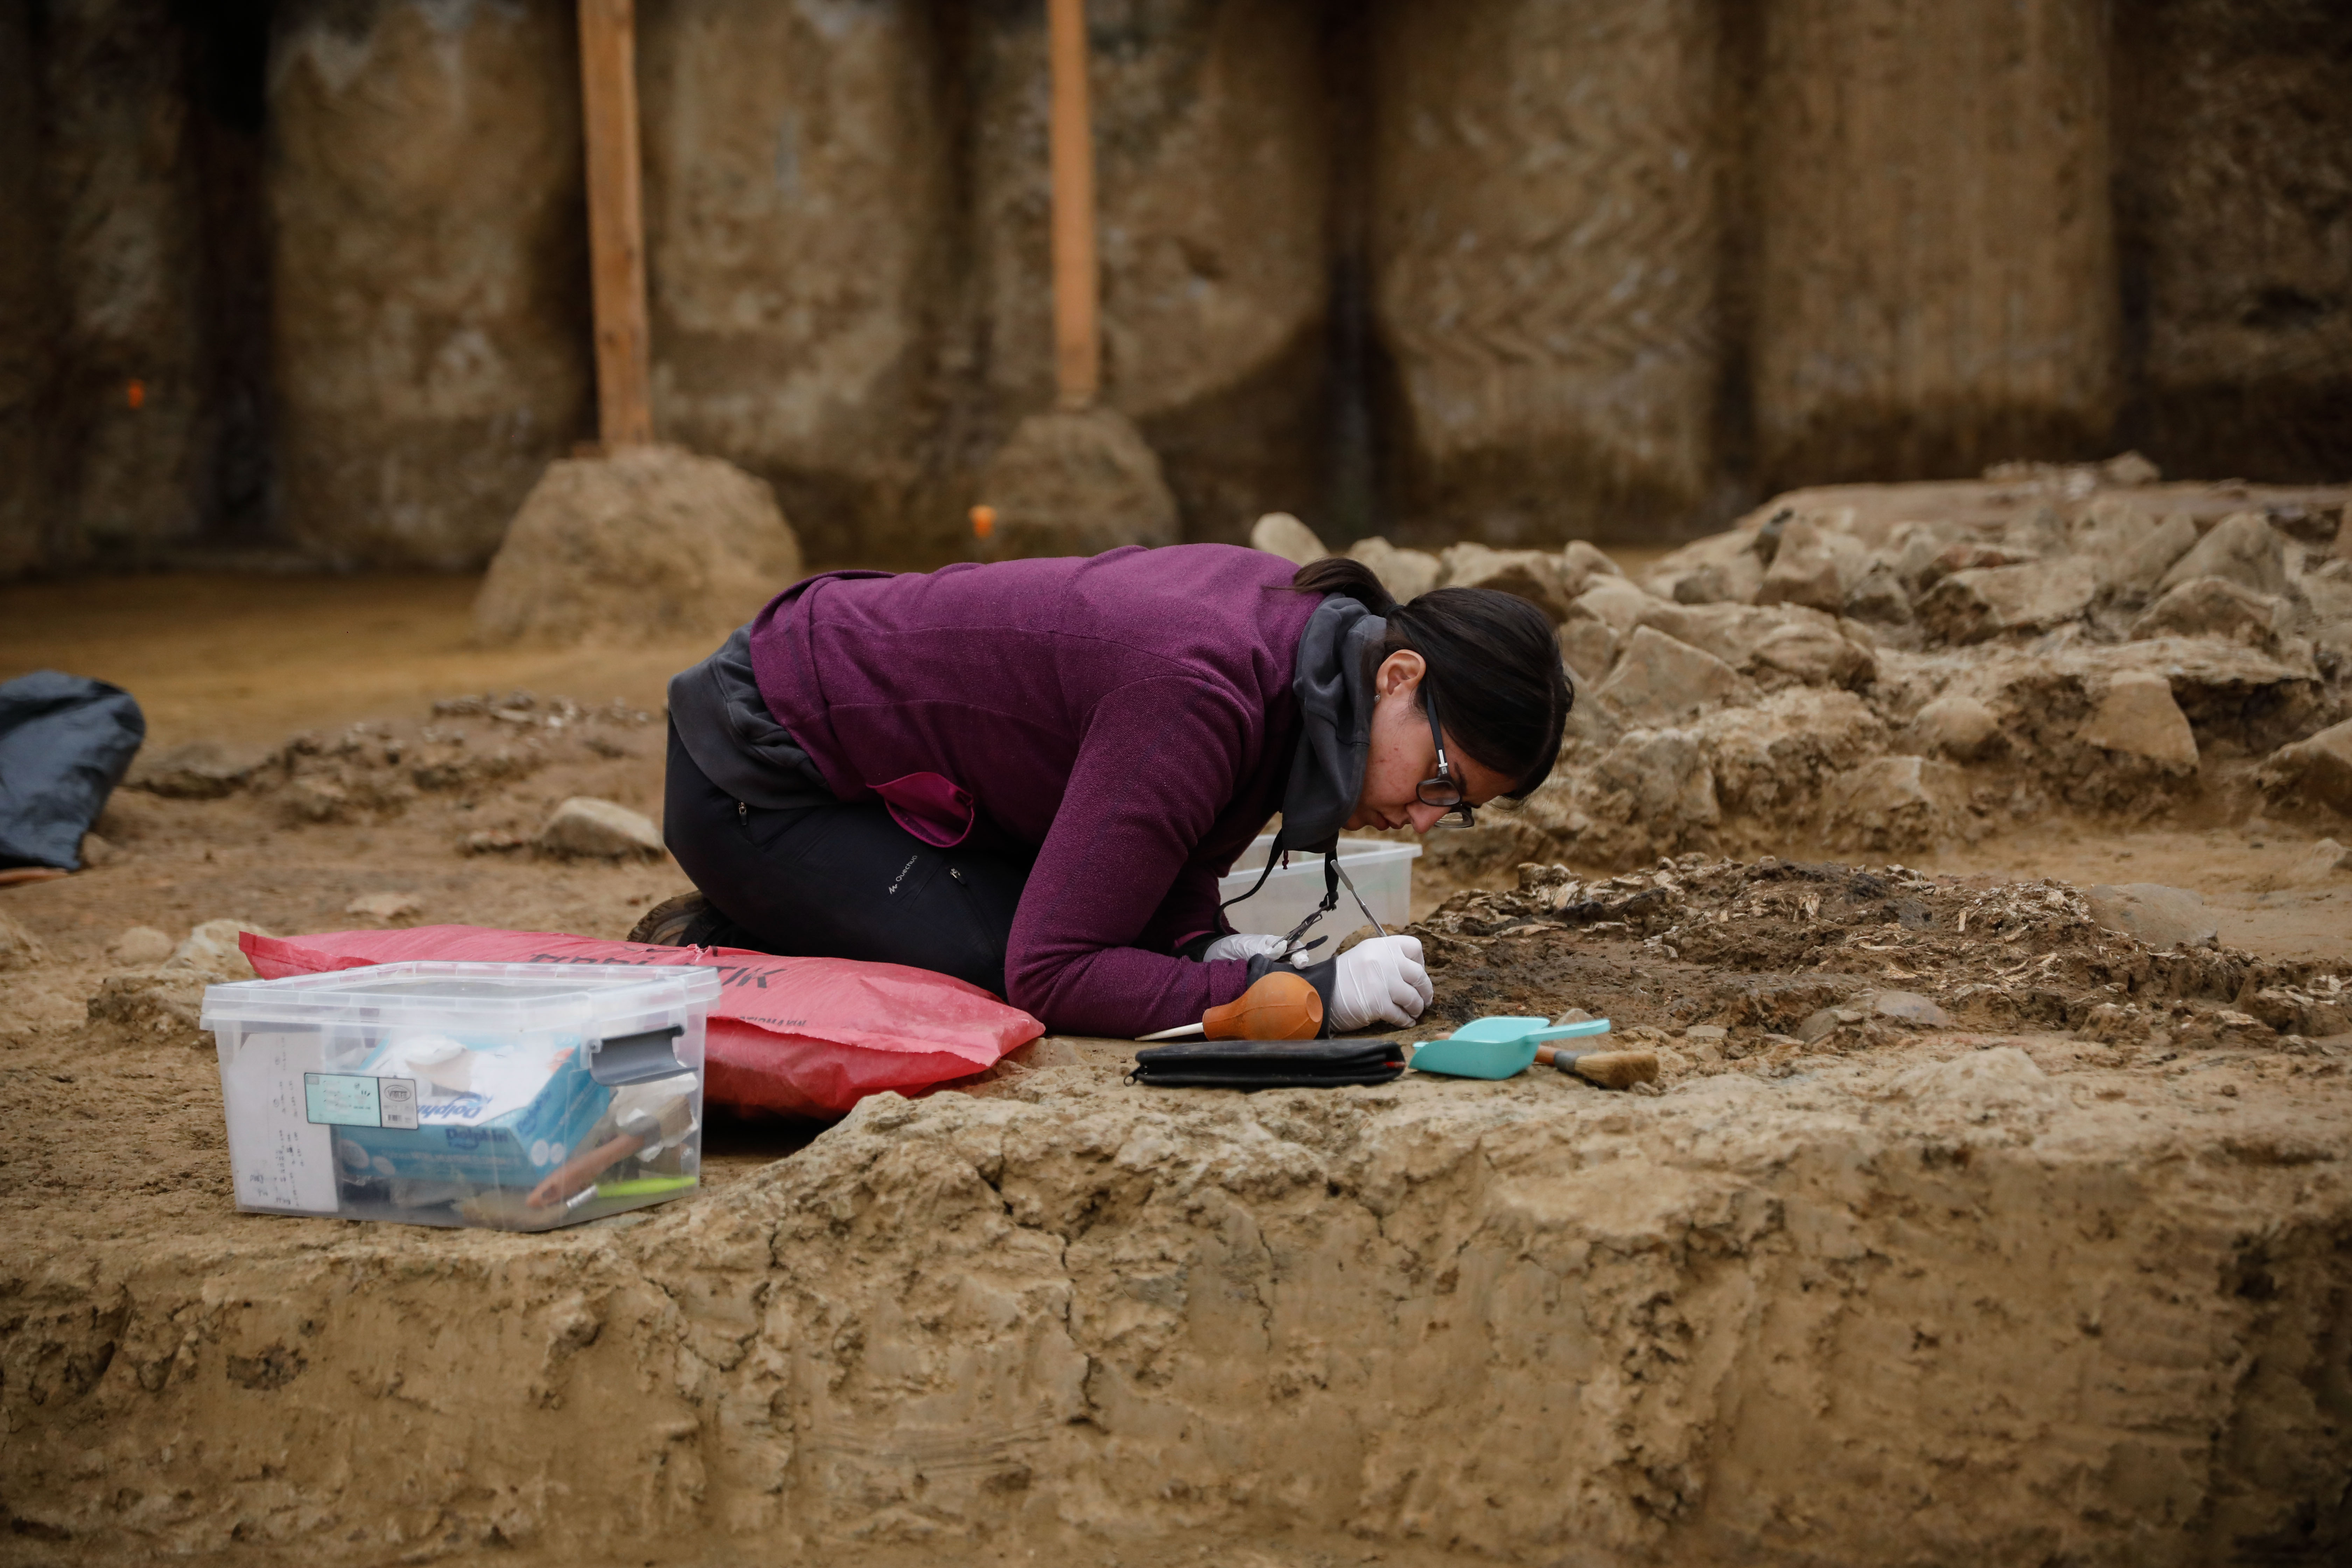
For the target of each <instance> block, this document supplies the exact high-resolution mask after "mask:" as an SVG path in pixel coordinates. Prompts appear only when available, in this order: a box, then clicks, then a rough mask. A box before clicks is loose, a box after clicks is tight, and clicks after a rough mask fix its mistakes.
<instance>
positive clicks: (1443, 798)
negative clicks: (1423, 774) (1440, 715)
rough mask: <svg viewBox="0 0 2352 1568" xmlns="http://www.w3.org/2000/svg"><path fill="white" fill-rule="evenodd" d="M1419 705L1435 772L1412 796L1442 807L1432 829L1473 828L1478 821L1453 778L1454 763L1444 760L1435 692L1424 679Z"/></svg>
mask: <svg viewBox="0 0 2352 1568" xmlns="http://www.w3.org/2000/svg"><path fill="white" fill-rule="evenodd" d="M1421 705H1422V707H1423V709H1424V710H1426V711H1427V712H1428V714H1429V743H1430V744H1431V745H1433V746H1434V747H1436V748H1437V773H1436V775H1435V776H1434V777H1432V778H1425V779H1423V780H1422V781H1421V784H1420V786H1419V787H1418V788H1416V789H1415V790H1414V791H1413V794H1414V795H1416V796H1418V797H1419V798H1420V801H1421V804H1422V805H1442V806H1444V807H1445V808H1446V812H1445V815H1444V816H1441V817H1439V818H1438V819H1437V822H1436V823H1435V824H1434V825H1433V826H1444V827H1475V826H1477V818H1476V816H1475V813H1474V812H1473V810H1472V808H1471V805H1470V803H1469V802H1468V801H1467V800H1465V799H1464V798H1463V795H1462V785H1461V783H1460V781H1458V780H1456V779H1455V778H1454V767H1453V764H1452V763H1448V762H1447V761H1446V760H1445V736H1444V731H1441V730H1439V729H1438V727H1437V693H1436V692H1435V691H1434V690H1433V689H1431V682H1430V681H1429V679H1428V678H1427V677H1426V676H1424V677H1423V679H1422V682H1421Z"/></svg>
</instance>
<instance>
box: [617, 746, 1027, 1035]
mask: <svg viewBox="0 0 2352 1568" xmlns="http://www.w3.org/2000/svg"><path fill="white" fill-rule="evenodd" d="M662 835H663V837H664V838H665V839H666V840H667V842H668V845H669V852H670V853H671V854H672V855H674V856H676V857H677V863H678V865H679V866H681V867H683V868H685V870H686V874H687V875H688V877H690V878H692V879H694V885H695V886H696V887H697V888H699V889H701V890H702V895H703V897H705V898H707V899H709V900H710V903H711V906H712V907H713V908H714V909H716V910H719V913H721V914H723V915H725V916H726V917H727V919H728V921H730V922H732V923H733V925H735V926H736V927H739V928H740V930H738V931H728V930H724V929H722V930H720V931H718V932H716V933H714V934H713V935H712V936H711V937H710V938H709V942H707V943H706V945H709V946H719V947H745V948H750V949H752V950H753V951H755V952H772V953H778V954H782V955H785V956H789V957H796V958H857V959H866V960H871V961H873V962H877V963H904V964H908V965H911V966H912V967H914V968H917V969H929V970H935V971H937V972H938V973H941V974H952V975H954V976H955V977H956V978H957V979H959V980H965V981H970V982H971V984H974V985H978V986H981V987H982V988H983V989H986V990H989V991H992V992H994V993H995V994H997V995H999V996H1002V995H1003V994H1004V949H1005V942H1006V939H1007V937H1008V936H1009V935H1010V934H1011V932H1012V930H1013V910H1014V909H1015V908H1016V907H1017V906H1018V905H1019V904H1020V902H1021V889H1022V885H1023V884H1024V882H1026V881H1027V880H1028V878H1029V867H1030V864H1031V862H1030V861H1029V860H1027V859H1016V858H1010V857H1006V856H1002V855H993V854H977V853H973V852H971V851H970V850H966V849H961V848H957V849H940V848H938V847H934V846H932V845H929V844H926V843H924V842H923V841H922V840H921V839H919V838H918V837H915V836H914V835H913V834H911V833H909V832H908V831H907V830H906V829H905V828H903V827H901V826H898V822H897V820H896V819H895V818H893V817H892V816H891V815H890V813H889V810H888V808H887V807H886V806H884V805H882V803H881V802H879V801H866V802H861V803H858V804H856V805H841V804H836V805H814V806H807V807H803V808H801V809H798V810H791V811H777V810H771V809H768V808H766V807H762V806H757V805H744V804H743V803H741V802H740V801H737V800H735V799H733V798H732V797H730V795H728V794H727V792H726V791H724V790H722V789H720V788H719V786H718V785H717V784H712V783H711V782H710V780H709V778H708V777H707V776H705V775H704V773H703V772H702V770H701V769H700V768H698V767H697V766H696V765H695V762H694V758H693V757H692V756H690V755H689V754H688V752H687V750H686V747H685V745H684V743H683V742H680V741H679V740H678V738H677V731H676V730H674V729H673V730H672V731H670V737H669V776H668V782H667V788H666V792H665V797H664V800H663V803H662Z"/></svg>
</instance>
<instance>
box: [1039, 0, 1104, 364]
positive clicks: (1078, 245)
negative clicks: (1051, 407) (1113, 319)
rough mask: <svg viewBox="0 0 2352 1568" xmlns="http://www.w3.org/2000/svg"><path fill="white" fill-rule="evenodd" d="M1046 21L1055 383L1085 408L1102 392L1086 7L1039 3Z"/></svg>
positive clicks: (1063, 1) (1077, 0)
mask: <svg viewBox="0 0 2352 1568" xmlns="http://www.w3.org/2000/svg"><path fill="white" fill-rule="evenodd" d="M1046 16H1047V18H1048V22H1049V26H1048V28H1047V34H1048V39H1047V54H1048V56H1049V58H1050V59H1051V61H1052V70H1053V81H1054V117H1053V126H1052V140H1053V167H1054V380H1055V386H1056V388H1057V390H1058V391H1059V392H1060V394H1061V405H1062V406H1063V407H1065V408H1084V407H1086V406H1087V405H1089V404H1091V403H1092V402H1094V400H1095V394H1096V393H1097V391H1099V390H1100V389H1101V385H1102V323H1101V321H1100V318H1099V315H1098V310H1097V293H1098V290H1099V289H1100V287H1101V283H1100V279H1099V278H1098V276H1097V267H1096V262H1095V144H1094V131H1093V126H1092V123H1091V121H1090V119H1089V116H1088V114H1087V7H1086V0H1046Z"/></svg>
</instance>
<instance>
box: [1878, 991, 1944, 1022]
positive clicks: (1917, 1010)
mask: <svg viewBox="0 0 2352 1568" xmlns="http://www.w3.org/2000/svg"><path fill="white" fill-rule="evenodd" d="M1870 1011H1871V1013H1872V1015H1873V1016H1876V1017H1880V1018H1886V1019H1891V1020H1893V1021H1894V1022H1895V1023H1898V1024H1909V1025H1913V1026H1916V1027H1918V1028H1922V1029H1948V1028H1950V1027H1951V1026H1952V1016H1951V1015H1950V1014H1948V1013H1947V1012H1945V1011H1944V1010H1943V1009H1942V1008H1941V1007H1938V1006H1937V1005H1936V1004H1935V1002H1934V1000H1933V999H1932V998H1929V997H1926V996H1922V995H1920V994H1918V993H1917V992H1916V991H1881V992H1879V993H1878V994H1875V995H1874V996H1873V997H1871V999H1870Z"/></svg>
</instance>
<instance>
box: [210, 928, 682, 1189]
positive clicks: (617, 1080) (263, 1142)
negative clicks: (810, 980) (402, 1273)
mask: <svg viewBox="0 0 2352 1568" xmlns="http://www.w3.org/2000/svg"><path fill="white" fill-rule="evenodd" d="M718 995H719V974H718V973H717V972H716V971H715V970H709V969H702V968H696V967H691V966H687V965H679V966H677V967H675V968H673V967H668V966H660V967H642V968H641V967H635V966H629V965H622V964H545V963H383V964H377V965H375V966H373V967H372V968H366V969H347V970H341V971H338V972H336V973H330V974H306V975H300V976H298V977H296V978H293V979H289V980H248V981H246V982H243V983H242V984H234V985H214V986H210V987H207V988H206V990H205V1009H204V1026H205V1028H207V1029H210V1030H211V1031H212V1032H213V1037H214V1040H215V1043H216V1044H217V1046H218V1047H219V1050H220V1070H221V1099H222V1100H223V1102H224V1103H225V1105H226V1110H227V1112H228V1152H229V1159H230V1161H231V1163H233V1164H234V1166H235V1170H236V1206H237V1207H239V1208H241V1209H250V1210H253V1211H255V1212H257V1213H264V1214H298V1215H343V1216H344V1217H346V1218H351V1219H391V1220H403V1221H405V1222H407V1223H409V1224H411V1225H457V1226H489V1227H492V1228H495V1229H499V1230H544V1229H547V1228H548V1227H550V1226H559V1225H571V1224H573V1223H575V1222H577V1221H580V1220H584V1219H594V1218H597V1217H599V1216H600V1215H608V1214H618V1213H619V1212H621V1211H622V1210H623V1209H633V1208H642V1207H644V1206H645V1205H647V1204H657V1203H662V1202H665V1201H667V1200H668V1199H670V1198H676V1197H682V1196H684V1195H686V1194H688V1193H691V1192H692V1191H694V1190H695V1187H696V1185H697V1184H698V1179H699V1172H700V1169H701V1155H702V1041H703V1022H704V1019H705V1018H706V1016H708V1015H709V1008H710V1004H711V1003H712V1002H713V1001H714V1000H716V999H717V997H718Z"/></svg>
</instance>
